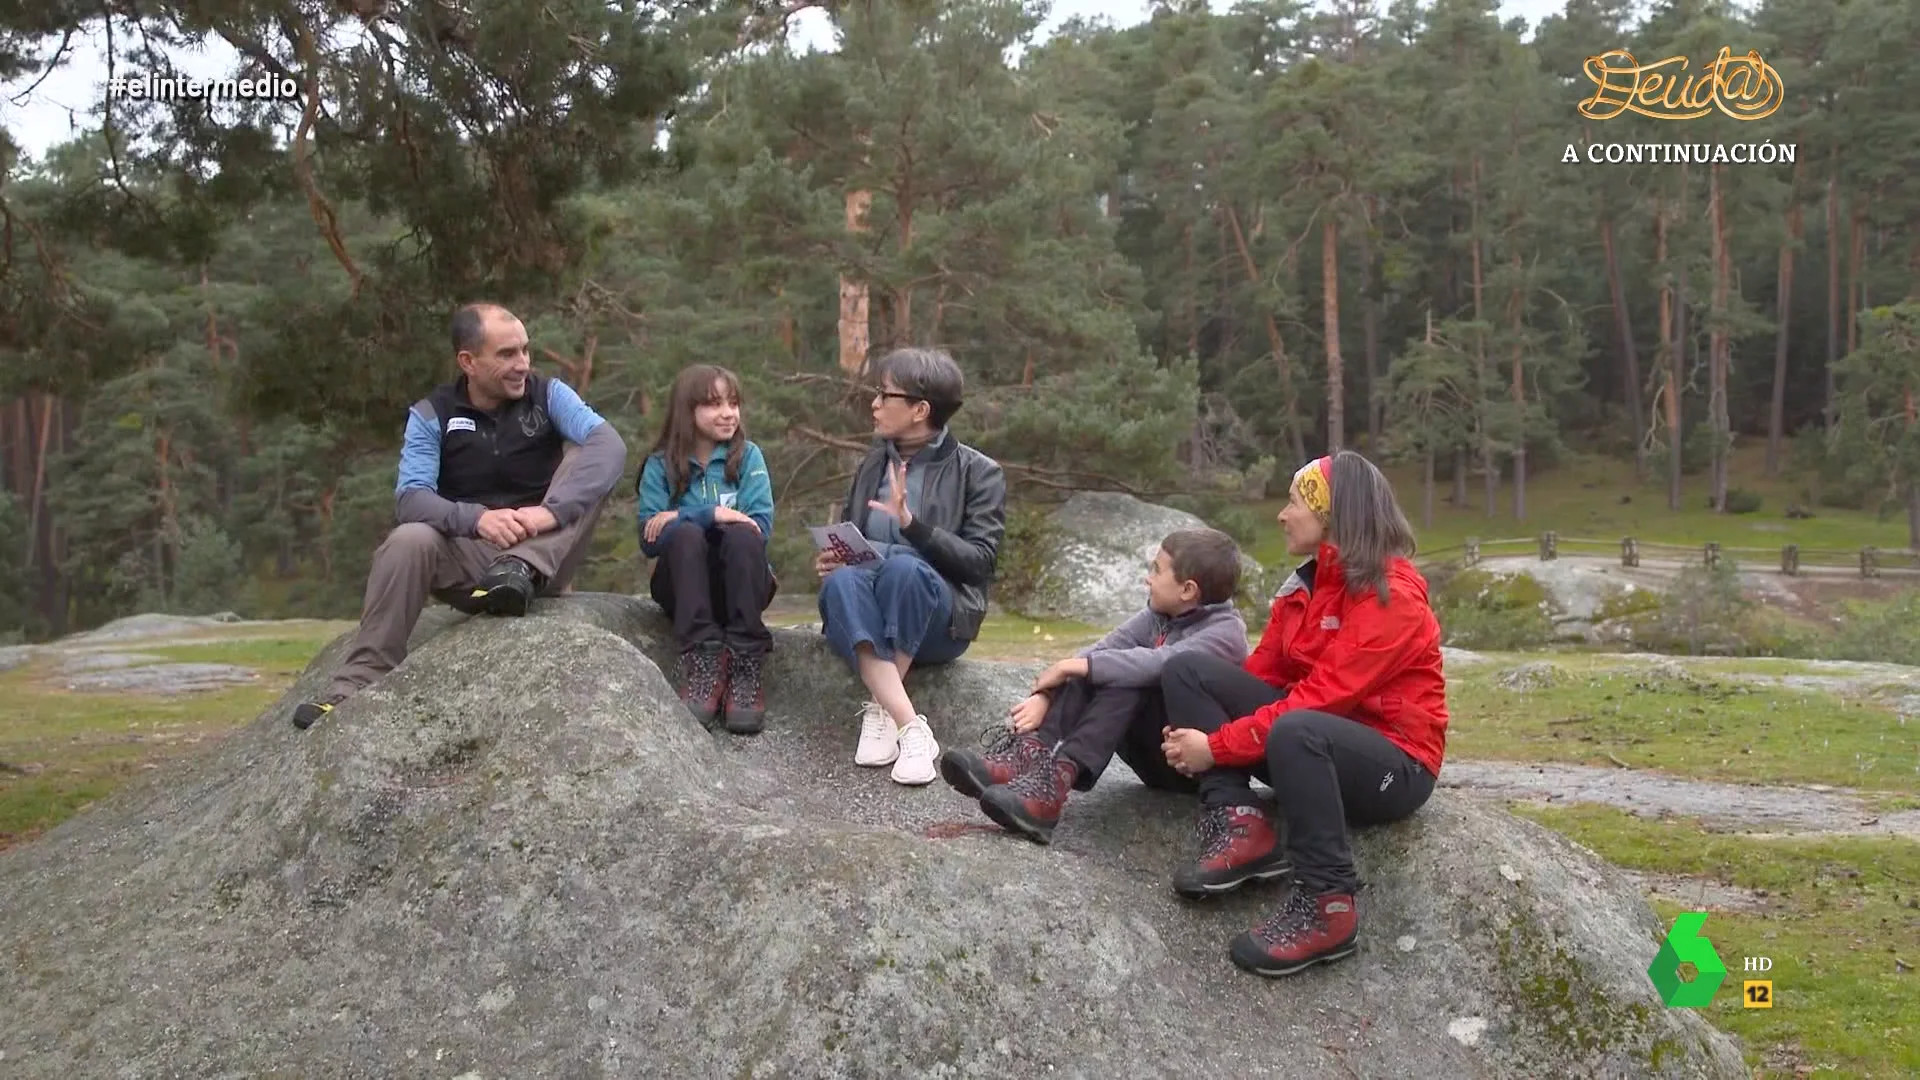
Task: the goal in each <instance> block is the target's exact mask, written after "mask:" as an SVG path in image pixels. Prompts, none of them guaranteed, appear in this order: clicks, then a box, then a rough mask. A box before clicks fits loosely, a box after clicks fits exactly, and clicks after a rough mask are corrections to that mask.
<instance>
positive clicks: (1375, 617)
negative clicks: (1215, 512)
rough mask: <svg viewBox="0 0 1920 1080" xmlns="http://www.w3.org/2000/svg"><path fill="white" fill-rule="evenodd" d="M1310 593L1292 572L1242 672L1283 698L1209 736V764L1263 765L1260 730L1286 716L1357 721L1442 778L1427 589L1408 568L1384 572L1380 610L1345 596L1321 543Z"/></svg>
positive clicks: (1443, 707)
mask: <svg viewBox="0 0 1920 1080" xmlns="http://www.w3.org/2000/svg"><path fill="white" fill-rule="evenodd" d="M1300 569H1301V570H1302V571H1309V572H1310V573H1311V574H1312V579H1313V580H1312V582H1311V583H1310V584H1309V583H1307V582H1304V581H1302V580H1301V579H1300V577H1299V575H1298V572H1296V574H1295V576H1293V577H1291V578H1289V579H1288V580H1287V583H1286V584H1285V585H1283V586H1282V587H1281V589H1280V593H1279V595H1277V596H1275V597H1274V598H1273V612H1272V616H1271V618H1270V620H1269V621H1268V623H1267V629H1266V631H1265V632H1264V633H1262V634H1261V635H1260V644H1259V645H1258V646H1257V647H1255V649H1254V650H1253V653H1252V655H1250V656H1248V657H1247V661H1246V664H1245V665H1244V666H1245V668H1246V670H1247V671H1248V672H1250V673H1251V674H1253V675H1254V676H1256V677H1258V678H1259V679H1260V680H1261V681H1262V682H1265V683H1267V684H1268V685H1269V686H1273V687H1275V688H1278V689H1282V690H1285V691H1286V693H1287V696H1286V697H1284V698H1282V699H1280V700H1279V701H1276V702H1274V703H1273V704H1271V705H1268V706H1265V707H1263V708H1261V709H1260V710H1259V711H1258V712H1255V713H1252V714H1251V715H1248V716H1242V717H1240V718H1239V719H1236V720H1231V721H1228V722H1227V724H1226V725H1225V726H1223V727H1221V728H1220V730H1218V731H1216V732H1214V733H1213V734H1212V735H1209V736H1208V737H1207V746H1208V748H1209V749H1211V750H1212V751H1213V760H1214V761H1215V762H1216V763H1218V764H1221V765H1237V766H1246V765H1254V764H1258V763H1261V762H1264V761H1265V760H1266V754H1267V729H1269V728H1271V727H1272V726H1273V722H1274V720H1276V719H1278V718H1279V717H1280V716H1281V715H1282V714H1284V713H1287V712H1291V711H1292V710H1294V709H1315V710H1318V711H1320V712H1327V713H1333V714H1334V715H1336V716H1344V717H1346V718H1348V719H1349V720H1357V721H1359V722H1360V723H1362V724H1365V725H1367V726H1368V727H1371V728H1374V729H1376V730H1378V731H1379V732H1380V733H1381V734H1382V735H1385V736H1386V737H1387V738H1388V739H1389V740H1391V741H1392V742H1393V744H1394V745H1395V746H1398V747H1399V748H1400V749H1402V750H1405V751H1406V752H1407V754H1408V755H1409V756H1411V757H1412V758H1413V759H1414V760H1415V761H1418V762H1419V763H1420V764H1421V765H1423V766H1425V767H1426V770H1427V771H1428V772H1429V773H1432V774H1433V775H1434V776H1436V777H1437V776H1439V775H1440V761H1441V759H1442V758H1443V757H1445V756H1446V746H1447V684H1446V679H1445V677H1444V676H1443V675H1442V674H1441V671H1440V624H1439V623H1438V622H1437V621H1436V620H1435V619H1434V617H1433V608H1432V607H1431V606H1430V605H1429V604H1428V602H1427V581H1426V579H1425V578H1424V577H1421V576H1420V571H1418V570H1416V569H1414V567H1413V564H1412V563H1410V562H1408V561H1407V560H1406V559H1402V558H1398V557H1396V558H1394V559H1392V560H1391V561H1390V562H1388V564H1387V593H1388V597H1389V599H1388V602H1387V604H1386V606H1384V607H1382V606H1381V604H1380V597H1379V595H1378V594H1377V593H1375V592H1374V590H1373V589H1371V588H1368V589H1366V590H1365V591H1363V592H1361V593H1359V594H1358V595H1354V594H1350V593H1348V592H1347V583H1346V571H1345V570H1344V569H1343V568H1342V567H1341V566H1340V562H1339V554H1338V553H1337V552H1336V551H1335V550H1334V549H1333V548H1332V547H1331V546H1330V545H1326V544H1322V545H1321V546H1320V550H1319V552H1318V553H1317V554H1316V556H1315V559H1314V562H1313V564H1312V565H1311V568H1309V567H1308V566H1302V567H1301V568H1300Z"/></svg>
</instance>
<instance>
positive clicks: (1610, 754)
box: [1607, 750, 1633, 769]
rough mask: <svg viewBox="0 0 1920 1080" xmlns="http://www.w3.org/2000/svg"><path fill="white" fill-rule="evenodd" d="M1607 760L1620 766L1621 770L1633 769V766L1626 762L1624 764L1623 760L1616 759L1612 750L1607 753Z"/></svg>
mask: <svg viewBox="0 0 1920 1080" xmlns="http://www.w3.org/2000/svg"><path fill="white" fill-rule="evenodd" d="M1607 760H1608V761H1611V762H1613V763H1614V764H1615V765H1618V766H1620V767H1621V768H1623V769H1631V768H1633V766H1631V765H1629V764H1627V763H1626V762H1624V761H1621V760H1620V759H1619V758H1617V757H1614V756H1613V751H1611V750H1609V751H1607Z"/></svg>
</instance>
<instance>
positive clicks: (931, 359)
mask: <svg viewBox="0 0 1920 1080" xmlns="http://www.w3.org/2000/svg"><path fill="white" fill-rule="evenodd" d="M873 378H874V381H875V382H876V383H878V382H880V381H882V380H884V379H888V378H891V379H892V380H893V385H895V386H898V387H899V388H900V390H901V392H902V393H906V394H911V395H912V396H914V397H916V398H919V399H920V400H921V401H924V402H926V403H927V409H928V412H927V423H929V424H931V425H933V427H934V430H936V431H937V430H939V429H940V428H943V427H946V426H947V421H949V420H951V419H953V414H954V413H956V412H959V411H960V398H961V394H962V392H963V391H965V389H966V381H967V379H966V375H965V374H963V373H962V372H961V371H960V365H959V364H958V363H957V362H955V360H954V359H953V357H951V356H949V355H947V353H945V352H944V351H942V350H940V349H918V348H905V349H895V350H893V351H892V352H890V353H888V354H887V355H885V356H883V357H881V358H880V360H879V362H878V363H876V364H874V365H873Z"/></svg>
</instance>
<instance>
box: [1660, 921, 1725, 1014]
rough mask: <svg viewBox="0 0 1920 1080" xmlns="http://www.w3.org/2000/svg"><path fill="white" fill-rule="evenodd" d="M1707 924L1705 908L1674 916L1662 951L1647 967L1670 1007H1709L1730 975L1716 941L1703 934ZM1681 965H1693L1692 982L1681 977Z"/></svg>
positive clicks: (1662, 997) (1663, 999)
mask: <svg viewBox="0 0 1920 1080" xmlns="http://www.w3.org/2000/svg"><path fill="white" fill-rule="evenodd" d="M1706 924H1707V913H1706V912H1704V911H1689V912H1685V913H1683V914H1682V915H1680V916H1679V917H1678V918H1676V919H1674V920H1673V929H1672V930H1669V931H1668V932H1667V940H1665V941H1663V942H1661V943H1660V951H1659V952H1658V953H1656V954H1655V955H1654V957H1653V963H1652V964H1650V965H1648V967H1647V978H1649V979H1652V980H1653V988H1654V989H1655V990H1658V991H1659V992H1660V1000H1661V1002H1663V1003H1664V1004H1666V1005H1667V1007H1668V1008H1674V1009H1704V1008H1706V1007H1707V1006H1709V1005H1711V1004H1713V992H1714V991H1715V990H1718V989H1720V983H1721V981H1722V980H1724V979H1725V978H1726V977H1727V965H1725V964H1723V963H1721V962H1720V954H1719V953H1717V952H1714V951H1713V942H1711V941H1708V940H1707V939H1706V937H1705V936H1704V935H1702V934H1701V933H1700V928H1701V927H1703V926H1705V925H1706ZM1681 964H1692V965H1693V969H1694V972H1695V974H1694V976H1693V981H1692V982H1686V981H1684V980H1682V979H1681V978H1680V965H1681Z"/></svg>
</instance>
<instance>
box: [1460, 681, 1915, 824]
mask: <svg viewBox="0 0 1920 1080" xmlns="http://www.w3.org/2000/svg"><path fill="white" fill-rule="evenodd" d="M1521 659H1524V658H1523V657H1517V656H1503V657H1499V658H1497V659H1495V660H1493V662H1490V663H1487V664H1476V665H1473V666H1471V667H1462V668H1460V669H1458V670H1457V671H1455V672H1453V673H1451V674H1450V675H1449V677H1448V685H1447V703H1448V708H1449V711H1450V712H1451V714H1452V717H1453V722H1452V725H1451V726H1450V728H1449V731H1448V737H1447V752H1448V754H1449V755H1452V756H1457V757H1461V758H1468V759H1473V758H1480V759H1496V760H1505V761H1560V762H1572V763H1575V764H1585V765H1608V764H1626V765H1629V766H1632V767H1634V768H1638V769H1652V770H1657V771H1660V772H1664V773H1671V774H1675V775H1681V776H1689V777H1696V778H1699V779H1707V780H1725V781H1735V782H1742V781H1744V782H1753V783H1771V784H1780V783H1819V784H1834V785H1843V786H1848V787H1859V788H1867V789H1873V788H1878V789H1882V790H1888V791H1911V790H1912V789H1913V788H1914V786H1915V783H1916V781H1920V724H1913V723H1908V724H1902V723H1901V722H1900V719H1899V717H1898V716H1897V715H1896V714H1895V713H1894V712H1893V710H1891V709H1889V708H1886V707H1884V706H1882V705H1878V704H1875V703H1872V702H1866V701H1859V700H1852V699H1850V698H1848V697H1844V696H1841V695H1839V694H1835V693H1828V692H1824V691H1818V690H1801V689H1789V688H1785V687H1771V686H1753V685H1747V684H1743V683H1740V682H1737V681H1733V680H1724V681H1723V680H1720V679H1714V678H1711V677H1701V676H1700V675H1694V676H1693V677H1690V678H1677V677H1674V676H1671V675H1662V674H1660V673H1658V672H1656V671H1654V670H1651V669H1650V668H1649V667H1648V666H1647V665H1646V664H1644V663H1639V662H1633V661H1629V662H1627V663H1626V664H1624V665H1622V664H1621V661H1619V660H1618V659H1610V658H1606V657H1597V656H1575V655H1568V656H1554V657H1553V658H1552V659H1551V660H1550V661H1548V662H1550V663H1552V664H1553V665H1554V666H1555V667H1556V668H1557V669H1558V671H1559V675H1558V676H1557V678H1556V681H1555V682H1554V684H1553V685H1550V686H1546V687H1542V688H1539V689H1534V690H1509V689H1507V688H1505V687H1503V686H1501V685H1499V683H1498V682H1497V681H1496V680H1497V678H1498V676H1499V675H1500V673H1501V672H1502V671H1504V670H1507V669H1508V667H1509V666H1510V665H1509V663H1508V662H1509V661H1519V660H1521ZM1533 659H1535V660H1538V659H1540V658H1538V657H1535V658H1533ZM1782 663H1783V662H1780V661H1774V662H1772V663H1771V664H1770V665H1769V666H1774V667H1778V666H1781V665H1782ZM1784 663H1791V662H1790V661H1789V662H1784ZM1722 670H1729V669H1728V668H1725V667H1723V669H1722Z"/></svg>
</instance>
